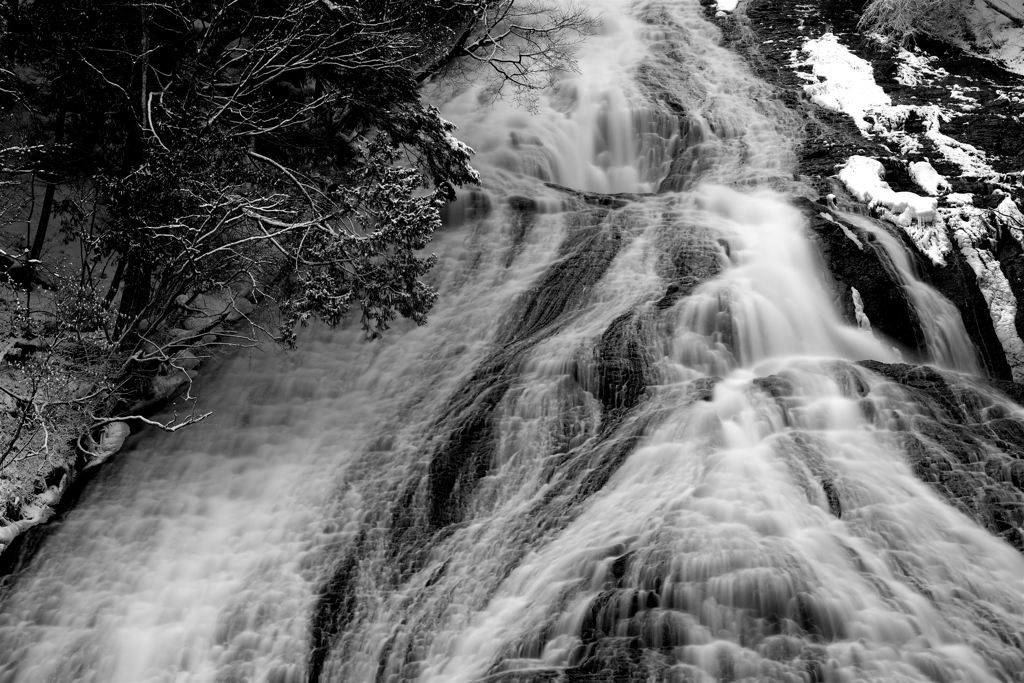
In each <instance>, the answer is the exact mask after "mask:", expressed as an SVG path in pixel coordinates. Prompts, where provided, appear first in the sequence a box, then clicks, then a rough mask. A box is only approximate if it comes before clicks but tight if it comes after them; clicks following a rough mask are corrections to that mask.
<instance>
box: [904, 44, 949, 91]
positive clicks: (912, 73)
mask: <svg viewBox="0 0 1024 683" xmlns="http://www.w3.org/2000/svg"><path fill="white" fill-rule="evenodd" d="M896 58H897V59H898V60H899V66H897V67H896V81H897V82H899V83H902V84H903V85H929V84H931V83H934V82H935V79H936V78H940V77H944V76H948V75H949V72H948V71H946V70H945V69H943V68H941V67H940V68H938V69H933V68H932V66H931V63H932V62H937V61H939V58H938V57H931V56H929V55H925V54H922V53H921V52H918V51H915V52H911V51H910V50H907V49H905V48H900V51H899V54H898V55H897V56H896Z"/></svg>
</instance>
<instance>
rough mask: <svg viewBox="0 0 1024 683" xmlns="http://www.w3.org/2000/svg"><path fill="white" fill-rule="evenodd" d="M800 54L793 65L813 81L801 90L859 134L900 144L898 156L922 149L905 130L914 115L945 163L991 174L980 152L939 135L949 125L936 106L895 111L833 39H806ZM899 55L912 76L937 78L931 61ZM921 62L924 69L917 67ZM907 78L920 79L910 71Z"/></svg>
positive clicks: (862, 64)
mask: <svg viewBox="0 0 1024 683" xmlns="http://www.w3.org/2000/svg"><path fill="white" fill-rule="evenodd" d="M801 50H802V51H803V53H804V54H806V55H807V59H806V60H805V61H802V62H801V61H799V60H798V56H797V53H796V51H794V52H793V53H792V65H793V66H794V67H799V66H810V67H811V70H812V76H811V77H813V78H815V79H817V82H815V83H809V84H807V85H805V86H804V91H805V92H806V93H807V94H808V95H809V96H810V98H811V101H812V102H814V103H815V104H818V105H820V106H822V107H825V108H826V109H832V110H833V111H841V112H844V113H845V114H847V115H848V116H850V117H851V118H852V119H853V120H854V122H855V123H856V124H857V127H858V128H860V130H861V132H862V133H864V134H865V135H867V134H869V133H870V134H874V135H878V136H879V137H882V138H884V139H885V140H887V141H890V142H892V143H894V144H896V145H898V146H899V149H900V152H901V153H902V154H912V153H915V152H918V151H919V150H920V147H921V146H920V143H918V141H917V140H915V139H914V138H913V137H912V136H910V135H907V133H906V132H904V130H903V129H904V127H905V125H906V123H907V122H908V120H909V119H910V117H911V116H917V117H919V118H920V119H921V120H922V122H923V124H924V127H925V133H924V135H925V137H927V138H928V139H929V140H931V141H932V142H933V143H934V144H935V146H936V147H937V148H938V149H939V152H940V153H941V154H942V156H943V157H944V158H945V159H946V160H947V161H949V162H951V163H954V164H956V165H957V166H959V167H960V169H961V175H963V176H971V177H979V178H982V177H991V176H993V175H995V173H994V171H993V170H992V168H991V166H989V164H988V161H987V159H986V157H985V153H984V152H983V151H981V150H979V149H978V148H976V147H974V146H972V145H969V144H967V143H964V142H960V141H959V140H954V139H953V138H951V137H949V136H948V135H945V134H943V133H942V131H941V129H940V127H941V122H942V121H943V120H947V121H948V120H949V118H950V116H951V115H950V114H949V113H946V112H943V111H942V110H941V109H939V107H937V106H935V105H923V106H915V105H897V106H894V105H893V104H892V99H891V98H890V97H889V96H888V95H887V94H886V93H885V91H884V90H882V88H881V87H879V85H878V84H877V83H875V78H874V74H873V71H872V68H871V64H870V63H869V62H867V61H865V60H863V59H861V58H860V57H858V56H857V55H855V54H853V53H852V52H850V51H849V49H847V48H846V46H845V45H843V44H842V43H840V42H839V39H838V38H836V36H835V35H834V34H832V33H826V34H825V35H823V36H822V37H821V38H818V39H817V40H808V41H807V42H805V43H804V45H803V47H802V48H801ZM903 53H906V54H907V58H906V59H907V60H910V62H911V63H912V64H914V65H917V66H915V68H916V69H917V71H915V72H914V74H918V73H923V72H924V70H925V69H927V70H928V73H930V74H932V75H939V74H940V70H938V69H931V68H930V67H928V66H927V64H928V62H929V61H930V60H929V59H927V58H925V57H918V56H916V55H914V54H913V53H911V52H908V51H906V50H903V51H902V52H901V54H903ZM921 63H923V64H924V66H920V64H921ZM907 68H908V69H910V68H911V67H910V66H908V67H907ZM804 77H805V78H806V77H807V76H806V75H805V76H804ZM905 77H906V78H911V77H913V78H919V76H917V75H912V74H909V71H908V72H907V74H905Z"/></svg>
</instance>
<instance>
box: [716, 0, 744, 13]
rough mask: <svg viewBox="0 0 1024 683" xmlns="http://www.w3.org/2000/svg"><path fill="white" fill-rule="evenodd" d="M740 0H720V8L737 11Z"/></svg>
mask: <svg viewBox="0 0 1024 683" xmlns="http://www.w3.org/2000/svg"><path fill="white" fill-rule="evenodd" d="M738 4H739V0H718V10H719V11H721V12H735V11H736V5H738Z"/></svg>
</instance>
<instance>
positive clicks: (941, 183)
mask: <svg viewBox="0 0 1024 683" xmlns="http://www.w3.org/2000/svg"><path fill="white" fill-rule="evenodd" d="M910 177H911V178H913V179H914V182H915V183H917V186H918V187H920V188H921V189H922V190H924V191H925V192H927V193H928V194H930V195H931V196H933V197H935V196H937V195H938V194H939V192H940V191H941V190H943V189H945V190H946V191H949V189H950V187H949V181H948V180H946V179H945V178H944V177H942V176H941V175H939V172H938V171H936V170H935V168H934V167H932V165H931V164H930V163H928V162H927V161H915V162H914V163H912V164H910Z"/></svg>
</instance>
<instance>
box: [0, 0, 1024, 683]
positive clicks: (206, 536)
mask: <svg viewBox="0 0 1024 683" xmlns="http://www.w3.org/2000/svg"><path fill="white" fill-rule="evenodd" d="M588 7H589V8H591V9H592V10H593V11H594V12H595V13H596V14H600V18H601V30H600V32H599V34H598V35H595V36H593V37H591V38H590V39H589V40H588V41H587V42H586V43H585V44H584V45H583V46H582V47H581V50H580V52H579V54H578V58H579V67H580V73H579V74H567V75H566V77H565V78H564V79H563V80H562V81H561V83H560V84H558V85H557V86H556V87H555V88H553V89H551V90H549V91H545V92H543V93H541V94H540V98H539V101H538V109H539V111H538V113H537V114H535V115H534V114H530V113H528V112H524V111H522V110H519V109H516V108H515V107H512V106H511V105H509V104H507V103H505V102H502V101H498V102H495V103H493V104H489V105H488V104H481V102H480V101H479V99H478V97H477V92H475V91H468V92H464V93H462V94H460V95H459V96H458V97H455V98H453V99H451V100H450V101H448V102H447V103H444V105H443V113H444V114H445V116H446V117H448V118H450V119H452V120H453V121H455V122H456V123H457V124H458V125H459V126H460V132H459V136H460V139H463V140H465V141H466V142H467V143H469V144H471V145H472V146H473V147H474V148H475V149H476V151H477V156H476V164H477V166H478V167H479V168H480V170H481V172H482V175H483V178H484V182H483V185H482V187H481V188H480V189H479V190H476V191H474V192H467V193H465V194H464V197H465V198H463V199H460V202H459V203H458V204H457V205H456V206H455V207H453V208H452V210H451V211H450V212H449V215H450V216H451V217H452V218H453V219H452V221H451V225H450V227H449V228H448V229H446V230H445V231H444V232H443V233H442V234H440V235H438V238H437V241H436V242H435V244H434V245H433V249H434V250H435V251H436V252H437V253H438V255H439V260H438V266H437V268H436V269H435V271H434V272H433V273H431V275H430V277H431V278H432V284H433V285H435V286H436V287H437V288H438V289H439V291H440V292H441V297H440V299H439V301H438V304H437V306H436V308H435V310H434V311H433V312H432V314H431V319H430V322H429V324H428V325H426V326H425V327H422V328H415V327H412V326H411V325H399V326H396V328H395V329H394V330H392V331H391V333H389V335H388V337H387V338H386V339H385V340H384V341H383V342H381V343H374V344H366V343H362V342H361V341H360V338H359V334H358V331H357V330H353V329H349V328H343V329H340V330H337V331H328V330H324V329H320V328H314V329H312V330H311V331H310V332H309V333H308V334H306V335H305V336H304V337H303V339H302V340H301V346H300V350H299V351H297V352H295V353H293V354H290V355H288V356H284V357H282V356H279V355H274V354H271V353H266V354H252V355H250V356H246V357H239V358H234V359H231V360H229V361H227V362H226V363H225V364H224V366H223V367H222V368H221V369H220V370H219V371H218V372H217V373H216V375H215V376H213V377H211V378H209V380H208V384H209V385H212V387H208V388H207V389H206V391H205V394H206V396H207V400H208V401H209V402H210V404H211V405H212V406H214V407H215V408H216V414H215V417H213V418H211V419H210V420H208V421H207V422H204V423H202V424H199V425H197V426H196V427H195V428H194V429H191V430H188V431H185V432H181V433H177V434H174V435H149V436H147V437H145V438H143V439H140V440H138V441H136V442H134V444H133V446H132V448H131V449H130V451H129V452H125V453H123V454H122V455H120V456H118V458H116V459H115V461H114V462H113V463H112V464H111V465H109V466H107V467H106V469H105V470H104V471H103V472H101V474H100V476H99V477H98V479H97V481H95V482H94V483H92V484H91V485H90V488H89V489H88V490H87V491H86V493H85V495H84V496H83V498H82V500H81V501H80V503H79V504H78V506H77V507H76V508H75V510H74V511H72V512H71V513H69V514H68V516H67V518H66V519H65V520H64V521H62V522H61V523H60V524H59V525H58V526H57V528H56V529H55V530H54V531H53V533H52V534H50V535H49V536H48V537H47V538H46V540H45V542H44V544H43V546H42V548H41V550H40V552H39V554H38V555H37V556H36V558H35V560H34V561H33V563H32V566H31V567H29V568H27V569H26V570H24V571H23V572H22V573H21V574H20V575H19V576H18V577H17V578H16V581H14V582H13V584H12V585H11V586H9V587H8V588H5V589H4V590H3V593H0V681H2V682H3V683H14V682H18V683H35V682H41V681H53V682H59V683H64V682H71V681H97V682H99V681H120V682H124V683H143V682H147V683H148V682H150V681H152V682H157V681H160V682H163V681H174V682H176V683H177V682H185V681H188V682H193V681H210V682H218V683H227V682H229V681H232V682H233V681H266V682H268V683H297V682H298V681H311V682H312V683H326V682H328V681H330V682H337V683H341V682H344V683H398V682H402V681H408V682H412V681H422V682H427V681H430V682H436V683H441V682H444V683H455V682H459V681H463V682H471V681H489V682H492V683H498V682H501V683H525V682H526V681H565V682H567V683H568V682H570V681H608V682H613V681H629V680H645V681H646V680H656V681H673V682H675V681H679V682H682V681H714V680H741V679H748V680H755V679H756V680H779V681H851V680H859V679H874V680H886V681H889V680H892V681H896V680H899V681H1014V680H1019V675H1020V672H1021V671H1024V655H1022V650H1021V648H1022V646H1024V635H1022V634H1024V618H1022V612H1024V599H1022V597H1021V595H1022V588H1024V586H1022V582H1024V578H1022V577H1024V562H1022V558H1021V556H1020V554H1018V553H1017V552H1016V551H1014V550H1013V548H1011V547H1010V546H1009V545H1007V544H1006V543H1005V542H1004V541H1002V540H1000V539H997V538H995V537H993V536H992V535H990V534H989V533H988V532H987V531H985V530H984V529H982V528H981V527H979V526H978V525H977V524H976V523H975V522H973V521H972V520H971V519H969V518H968V517H967V516H966V515H965V514H963V513H962V512H960V511H958V510H956V509H954V508H953V507H951V506H950V505H949V504H947V503H946V502H944V501H943V500H942V499H940V498H939V497H938V496H937V495H936V494H935V493H934V491H933V490H932V488H930V487H929V486H928V485H927V484H925V483H923V482H922V481H920V480H919V479H917V478H916V477H915V476H914V474H913V472H912V469H911V466H910V463H909V459H908V455H907V453H906V452H905V450H904V445H905V444H906V443H907V438H906V437H907V436H908V435H913V433H914V430H915V429H916V427H915V425H917V424H919V423H920V419H919V418H921V417H922V416H925V415H926V414H929V411H932V412H935V411H939V410H940V408H938V407H935V406H929V405H925V404H923V403H922V401H923V400H924V399H922V397H921V396H920V395H911V394H909V393H907V392H906V391H904V390H903V389H901V388H900V387H899V386H897V385H895V384H893V383H892V382H888V381H886V380H884V379H883V378H882V377H880V376H879V375H876V374H874V373H873V372H871V371H869V370H868V369H866V368H865V367H862V366H859V365H856V364H854V363H852V361H855V360H861V359H874V360H880V361H885V362H893V361H895V360H896V359H895V358H894V356H893V352H892V350H891V348H890V346H889V344H888V343H886V342H885V341H884V340H879V339H876V338H874V337H873V336H872V335H871V334H870V333H869V332H866V331H862V330H859V329H857V328H855V327H851V326H849V325H847V324H846V323H844V322H843V321H842V320H841V319H840V317H839V315H838V314H837V313H836V311H835V310H834V309H833V307H832V304H831V301H830V298H829V296H828V295H827V294H826V293H825V292H826V284H825V276H824V275H823V274H822V273H821V271H820V269H819V261H818V259H817V257H816V255H815V253H814V251H813V248H812V246H811V245H810V243H809V242H808V241H807V240H806V238H805V234H804V225H803V221H802V219H801V216H800V214H799V212H797V211H796V210H795V209H793V208H792V207H791V206H790V205H789V204H788V203H787V196H786V193H787V192H788V191H789V190H790V189H791V186H792V182H793V181H792V180H791V178H792V176H791V169H792V168H793V164H794V161H795V157H794V151H793V150H794V148H795V142H796V141H797V140H798V138H799V132H798V131H799V127H798V125H797V124H796V123H795V122H794V121H793V120H792V118H791V115H790V114H789V113H787V111H786V110H785V108H784V107H783V106H782V105H781V104H780V103H778V102H777V101H776V100H775V99H774V98H773V93H772V91H771V90H770V89H769V88H768V87H767V86H766V85H764V84H763V83H760V82H759V81H757V80H756V79H755V78H754V77H753V76H751V75H750V74H749V72H748V71H747V70H746V67H745V66H744V65H743V64H742V63H741V62H740V60H739V59H738V58H737V57H736V56H735V55H733V54H731V53H729V52H728V51H726V50H724V49H723V48H721V47H720V45H719V36H718V34H717V29H716V28H715V27H714V26H713V25H711V24H709V23H708V22H707V21H705V19H704V18H703V16H704V15H703V10H702V8H701V7H700V6H699V4H698V2H697V1H696V0H677V1H674V2H631V1H629V0H601V1H600V2H595V3H589V4H588ZM947 337H948V338H952V337H949V335H947ZM958 338H959V337H957V339H958ZM949 346H950V345H948V344H947V347H946V348H948V347H949ZM957 353H959V351H957ZM953 355H954V356H955V355H956V354H953ZM936 360H943V359H936ZM946 362H947V364H950V365H954V366H955V365H956V364H957V362H958V361H957V360H956V358H954V357H952V356H951V357H950V358H949V359H946ZM960 369H961V370H963V369H969V368H963V367H961V368H960ZM950 377H951V378H953V377H954V376H953V375H950ZM964 381H967V380H964ZM974 395H975V396H976V397H980V398H978V399H977V401H976V403H977V404H978V406H977V410H978V411H979V414H980V413H981V412H984V413H985V414H986V415H997V414H998V415H1000V416H1002V417H1001V419H1004V420H1010V421H1017V422H1019V421H1021V420H1024V412H1022V411H1021V409H1020V408H1019V407H1017V406H1014V405H1012V404H1010V403H1009V402H1008V401H1007V400H1006V399H1002V398H1000V397H999V396H996V395H994V394H991V393H986V391H985V390H983V389H981V388H977V389H976V392H975V394H974ZM934 447H935V448H940V446H937V445H936V446H934ZM1015 677H1016V678H1015Z"/></svg>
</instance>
